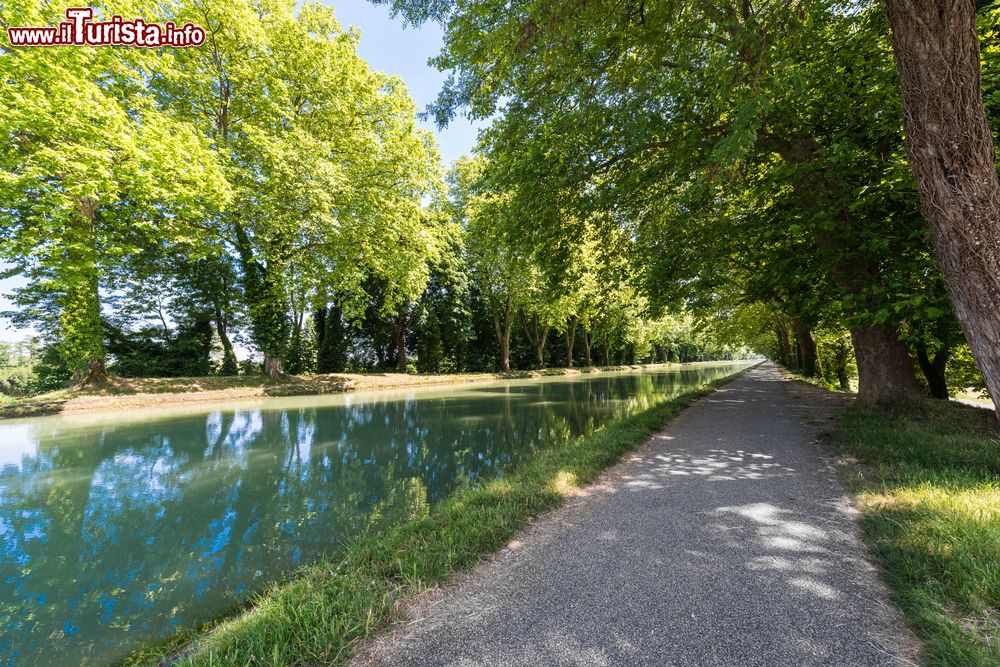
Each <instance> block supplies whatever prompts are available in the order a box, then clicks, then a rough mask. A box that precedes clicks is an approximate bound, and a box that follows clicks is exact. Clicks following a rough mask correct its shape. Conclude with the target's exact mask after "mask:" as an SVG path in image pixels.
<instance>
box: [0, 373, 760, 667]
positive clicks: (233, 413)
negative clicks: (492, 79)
mask: <svg viewBox="0 0 1000 667" xmlns="http://www.w3.org/2000/svg"><path fill="white" fill-rule="evenodd" d="M740 367H742V366H734V365H726V366H723V365H719V366H704V367H698V368H693V369H686V370H684V371H659V372H655V371H654V372H642V373H620V374H619V373H614V374H598V375H583V376H576V377H573V378H548V379H545V380H535V381H513V382H507V383H500V384H490V385H465V386H461V387H447V388H444V389H431V388H428V389H420V390H410V391H408V392H395V393H383V394H368V395H362V394H358V395H344V396H333V397H319V398H317V397H313V398H297V399H276V400H271V401H268V402H260V403H256V404H243V405H242V406H240V405H239V404H233V405H228V406H223V407H222V409H215V410H214V411H207V410H205V408H204V407H195V408H190V407H189V408H186V409H174V410H170V411H169V412H168V411H149V412H134V411H133V412H124V413H120V414H113V415H83V414H81V415H66V416H59V417H43V418H38V419H31V420H17V421H10V422H0V538H2V547H0V665H18V666H21V665H70V664H74V665H75V664H105V663H107V662H110V661H113V660H114V659H116V658H119V657H121V656H122V655H124V654H125V653H127V652H128V651H129V650H132V649H134V648H136V647H137V646H139V645H141V644H142V643H144V642H147V641H150V640H155V639H157V638H161V637H164V636H168V635H170V634H172V633H173V632H174V631H175V630H177V629H178V628H180V627H184V626H190V625H193V624H195V623H197V622H199V621H203V620H205V619H207V618H210V617H212V616H214V615H217V614H219V613H221V612H224V611H225V610H227V609H229V608H231V607H233V606H234V605H235V604H238V603H239V602H240V601H243V600H245V599H246V598H247V596H248V595H249V593H251V592H253V591H255V590H258V589H260V588H261V587H262V586H263V585H264V584H266V583H268V582H269V581H273V580H274V579H275V578H277V577H279V576H281V575H282V573H284V572H287V571H288V570H290V569H292V568H294V567H296V566H298V565H302V564H304V563H307V562H310V561H311V560H313V559H315V558H316V557H317V556H318V555H321V554H324V553H329V552H330V551H332V550H333V549H335V548H336V546H337V544H338V543H339V542H341V541H342V540H344V539H345V538H349V537H351V536H353V535H356V534H358V533H359V532H360V531H362V530H365V529H378V528H379V527H381V526H384V525H388V524H392V523H395V522H398V521H402V520H405V519H407V518H410V517H414V516H418V515H420V514H421V513H423V512H426V511H427V508H428V507H429V505H430V504H432V503H434V502H436V501H438V500H440V499H442V498H444V497H445V496H447V495H448V494H450V493H452V492H453V491H454V490H456V489H457V488H460V487H462V486H465V485H468V484H473V483H475V481H476V480H477V479H480V478H489V477H493V476H496V475H498V474H502V472H503V471H504V470H506V469H509V468H510V467H511V466H513V465H516V464H517V463H518V462H520V461H523V460H525V459H526V458H528V457H530V456H531V455H532V452H533V451H534V450H535V449H537V448H539V447H544V446H546V445H549V444H552V443H554V442H558V441H562V440H564V439H566V438H568V437H572V436H575V435H579V434H584V433H588V432H590V431H591V430H593V429H594V428H595V427H597V426H600V425H601V424H603V423H605V422H607V421H608V420H609V419H612V418H614V417H617V416H620V415H623V414H630V413H634V412H636V411H638V410H641V409H643V408H645V407H648V406H650V405H651V404H652V403H653V402H654V401H655V400H656V399H657V397H660V396H671V395H675V394H678V393H681V392H683V391H685V390H687V389H689V388H691V387H693V386H697V385H700V384H703V383H705V382H708V381H711V380H714V379H716V378H718V377H722V376H724V375H728V374H730V373H732V372H734V371H735V370H737V369H738V368H740Z"/></svg>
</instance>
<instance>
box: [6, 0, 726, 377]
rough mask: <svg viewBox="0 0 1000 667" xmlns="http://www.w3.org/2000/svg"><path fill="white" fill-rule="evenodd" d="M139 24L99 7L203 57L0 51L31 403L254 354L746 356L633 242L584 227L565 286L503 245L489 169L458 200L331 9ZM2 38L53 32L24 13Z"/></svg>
mask: <svg viewBox="0 0 1000 667" xmlns="http://www.w3.org/2000/svg"><path fill="white" fill-rule="evenodd" d="M99 4H100V3H99ZM126 4H127V3H116V4H114V5H113V6H112V5H110V4H109V5H108V6H104V5H101V7H100V8H99V9H101V10H102V11H103V12H104V14H110V13H120V14H122V15H128V16H131V15H140V16H147V17H148V16H157V17H158V19H159V20H161V21H167V20H172V21H174V22H175V23H176V24H178V25H182V24H184V23H186V22H188V21H191V22H193V23H196V24H198V25H200V26H202V27H204V28H205V29H206V32H207V41H206V43H205V44H204V45H203V46H202V47H198V48H188V49H177V50H170V49H166V50H156V51H150V50H144V49H118V48H87V49H83V48H81V49H75V48H74V49H14V48H6V47H2V46H0V50H2V57H0V78H2V80H3V83H4V89H5V90H6V91H8V93H9V94H6V95H4V96H3V99H2V100H0V135H2V136H3V137H5V138H7V139H9V141H6V140H5V141H4V142H2V144H3V145H2V147H0V173H2V178H0V202H2V204H0V235H2V239H0V253H2V259H3V260H4V261H6V262H7V263H8V268H7V271H6V276H7V277H9V276H14V275H21V276H22V277H23V278H24V281H23V282H24V284H23V285H22V286H21V287H19V288H18V289H17V290H16V292H15V294H14V300H15V304H16V306H17V310H16V311H15V312H14V313H12V316H13V317H14V318H15V320H16V322H17V323H19V324H21V325H31V326H33V327H34V328H35V329H37V330H38V331H40V332H42V336H41V339H42V340H41V343H42V344H43V345H44V349H43V351H42V353H41V355H40V356H41V363H39V364H36V365H35V367H36V369H38V370H39V371H40V373H41V375H42V378H43V382H42V385H43V386H45V387H48V386H51V385H53V384H56V385H57V384H60V383H65V382H68V381H75V382H86V381H94V380H100V379H101V378H103V377H104V375H105V374H106V372H107V371H108V370H110V371H112V372H115V373H118V374H120V375H133V376H135V375H138V376H156V375H200V374H208V373H210V372H216V373H220V374H227V375H229V374H235V373H237V372H239V370H240V369H239V363H238V361H237V355H236V351H237V350H239V349H240V347H241V344H242V346H243V347H246V348H250V349H252V350H254V351H256V352H257V355H258V357H257V358H260V357H262V358H263V364H262V366H263V370H264V371H266V372H267V373H268V374H271V375H277V374H280V373H282V372H290V373H300V372H307V371H314V370H318V371H320V372H331V371H343V370H345V369H354V368H365V367H398V368H399V369H405V368H407V366H408V362H411V361H412V360H413V358H414V357H415V365H416V367H417V368H418V369H419V370H421V371H425V372H439V371H447V370H485V369H489V368H498V367H499V368H502V369H509V368H510V367H511V365H512V363H515V364H517V365H521V366H542V365H545V364H548V363H555V364H560V365H573V364H574V362H576V363H585V364H588V365H589V364H591V363H598V362H599V363H603V364H608V363H616V362H633V361H638V360H651V359H659V360H681V361H683V360H694V359H702V358H707V357H723V356H727V357H728V356H732V355H733V354H735V353H737V352H738V348H739V344H738V343H733V342H732V341H735V340H736V339H735V338H734V337H733V336H731V335H730V336H729V338H724V336H727V335H729V334H727V333H726V332H722V333H718V332H714V331H711V330H709V329H707V328H705V327H704V326H701V327H699V326H697V325H696V322H695V320H694V317H693V316H692V315H691V314H690V313H686V312H680V311H678V310H673V311H671V312H672V313H673V315H664V314H663V313H662V312H659V313H656V312H654V311H653V310H652V309H651V308H650V307H649V303H648V300H647V299H646V298H645V297H644V296H643V295H642V294H641V293H640V290H639V289H638V287H637V285H636V280H635V278H636V276H635V274H634V271H633V270H632V269H631V267H629V266H628V262H626V261H625V260H624V257H625V255H626V250H625V248H624V247H623V244H624V243H625V239H624V238H620V239H618V240H617V241H616V243H618V245H615V246H611V245H607V244H605V243H603V242H600V241H599V239H598V238H597V236H596V234H598V233H602V234H605V235H606V233H605V232H603V231H600V230H597V229H595V232H594V234H595V236H594V237H593V238H588V239H587V240H585V241H582V242H581V243H580V244H578V246H577V248H576V249H575V251H574V252H575V254H576V255H577V258H576V260H575V261H574V262H573V263H572V266H571V267H569V268H570V270H569V271H568V272H563V271H562V270H561V268H562V267H558V266H550V265H546V264H545V263H544V262H543V260H544V258H543V257H542V256H541V255H538V254H536V253H532V252H529V251H528V249H527V248H526V247H524V246H522V245H517V244H514V245H511V244H508V243H507V240H506V237H505V236H504V234H503V232H504V231H505V230H506V228H507V226H508V225H507V221H506V220H501V219H497V220H493V219H490V218H489V216H491V215H507V213H505V212H504V211H503V210H502V208H503V207H502V206H501V203H502V202H501V200H502V197H499V196H495V197H494V196H492V195H489V194H488V193H482V192H477V191H476V187H477V185H476V183H477V182H478V180H479V179H480V176H481V171H482V169H481V167H482V164H483V160H482V158H478V159H475V160H469V161H466V162H462V163H461V164H459V165H458V166H456V168H455V171H454V173H453V174H452V177H451V179H450V185H451V188H450V190H451V192H449V180H447V179H446V178H445V175H444V174H443V173H442V170H441V167H440V160H439V157H438V154H437V151H436V148H435V145H434V143H433V139H432V137H431V135H430V134H429V133H427V132H425V131H421V130H420V129H418V127H417V126H416V109H415V108H414V105H413V102H412V100H411V98H410V97H409V95H408V93H407V91H406V90H405V88H404V86H403V84H402V82H401V81H400V80H398V79H396V78H393V77H390V76H386V75H383V74H380V73H376V72H374V71H372V70H371V69H370V68H369V66H368V65H367V63H366V62H364V60H362V59H361V58H360V57H359V56H358V55H357V51H356V47H357V42H358V39H359V37H358V35H357V34H355V33H353V32H351V31H345V30H344V29H342V28H341V27H340V25H339V24H338V23H337V21H336V19H335V17H334V14H333V11H332V10H331V9H329V8H324V7H319V6H313V5H304V6H302V7H301V8H298V9H296V5H295V3H293V2H290V1H289V2H283V1H279V2H273V3H272V2H269V3H260V2H252V1H247V0H225V1H223V2H215V1H213V2H207V1H202V0H192V1H184V2H174V3H156V5H155V7H154V6H152V5H151V6H146V5H143V4H142V3H133V4H132V5H130V6H126ZM154 10H155V11H154ZM164 12H166V13H164ZM0 18H2V21H3V23H4V24H5V25H52V24H55V23H56V22H58V21H59V19H60V18H61V17H60V16H59V13H58V8H57V7H55V6H53V7H48V6H45V5H44V4H43V3H36V2H15V3H14V4H13V5H9V6H8V7H7V8H5V9H3V10H2V14H0ZM559 334H561V339H562V340H561V341H560V342H561V343H562V344H561V345H555V344H553V343H555V342H556V341H557V340H558V338H557V336H558V335H559ZM213 345H214V346H215V348H216V350H215V354H214V355H213V354H212V352H213ZM213 356H214V363H213ZM253 366H254V364H247V365H246V368H245V369H244V370H247V371H249V370H251V368H252V367H253ZM253 370H254V372H259V370H260V369H259V368H257V369H253Z"/></svg>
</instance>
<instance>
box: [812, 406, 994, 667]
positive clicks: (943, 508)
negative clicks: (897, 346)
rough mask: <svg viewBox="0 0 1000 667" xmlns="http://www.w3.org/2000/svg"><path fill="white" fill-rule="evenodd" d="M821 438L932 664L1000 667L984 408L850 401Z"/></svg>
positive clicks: (990, 432)
mask: <svg viewBox="0 0 1000 667" xmlns="http://www.w3.org/2000/svg"><path fill="white" fill-rule="evenodd" d="M829 440H830V441H831V442H832V443H833V445H834V446H835V447H837V448H838V449H839V451H840V452H841V453H842V454H844V455H845V456H846V457H847V458H848V459H849V460H852V461H853V462H854V463H853V464H852V465H849V466H848V467H847V470H848V476H849V479H850V483H851V485H852V488H853V492H854V499H855V504H856V506H857V507H858V509H859V510H860V512H861V517H862V519H861V523H862V527H863V531H864V534H865V537H866V539H867V542H868V545H869V547H870V549H871V551H872V553H873V555H874V558H875V560H876V561H877V563H878V564H879V565H880V567H881V568H882V570H883V572H884V575H885V578H886V580H887V582H888V584H889V586H890V588H891V590H892V592H893V596H894V599H895V601H896V603H897V604H898V605H899V607H900V608H901V609H902V611H903V613H904V614H905V615H906V616H907V618H908V619H909V621H910V623H911V625H912V626H913V627H914V629H915V630H916V631H917V633H918V635H920V636H921V637H922V639H923V640H924V643H925V650H926V653H927V657H928V661H929V662H930V663H931V664H934V665H954V666H956V667H957V666H959V665H961V666H963V667H972V666H974V665H982V666H984V667H985V666H993V665H1000V428H998V426H997V423H996V418H995V417H994V414H993V412H992V410H983V409H981V408H976V407H971V406H967V405H962V404H959V403H955V402H946V401H931V402H929V403H928V405H926V406H923V407H921V408H920V409H919V410H908V411H902V412H899V413H896V414H892V413H885V412H877V413H876V412H865V411H862V410H860V409H858V408H855V407H852V408H849V409H847V410H845V411H844V412H842V413H841V414H839V415H838V416H837V417H836V426H835V429H834V431H833V432H832V433H831V434H829Z"/></svg>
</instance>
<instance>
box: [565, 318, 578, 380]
mask: <svg viewBox="0 0 1000 667" xmlns="http://www.w3.org/2000/svg"><path fill="white" fill-rule="evenodd" d="M576 323H577V319H576V315H574V316H573V317H571V318H569V323H568V324H567V325H566V330H565V331H563V341H564V342H565V343H566V368H573V343H574V342H575V341H576Z"/></svg>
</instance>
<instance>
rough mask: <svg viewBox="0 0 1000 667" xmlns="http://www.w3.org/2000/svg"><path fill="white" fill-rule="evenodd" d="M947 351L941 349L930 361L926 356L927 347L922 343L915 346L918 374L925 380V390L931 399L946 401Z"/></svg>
mask: <svg viewBox="0 0 1000 667" xmlns="http://www.w3.org/2000/svg"><path fill="white" fill-rule="evenodd" d="M948 356H949V351H948V349H947V348H941V349H940V350H938V351H937V352H935V353H934V358H933V359H931V358H930V357H929V356H928V354H927V346H926V345H924V344H923V343H918V344H917V362H918V363H919V364H920V372H922V373H923V374H924V378H925V379H926V380H927V388H928V390H929V391H930V394H931V397H932V398H939V399H942V400H948V398H949V396H948V381H947V379H946V378H945V374H944V371H945V369H946V368H947V367H948Z"/></svg>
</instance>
